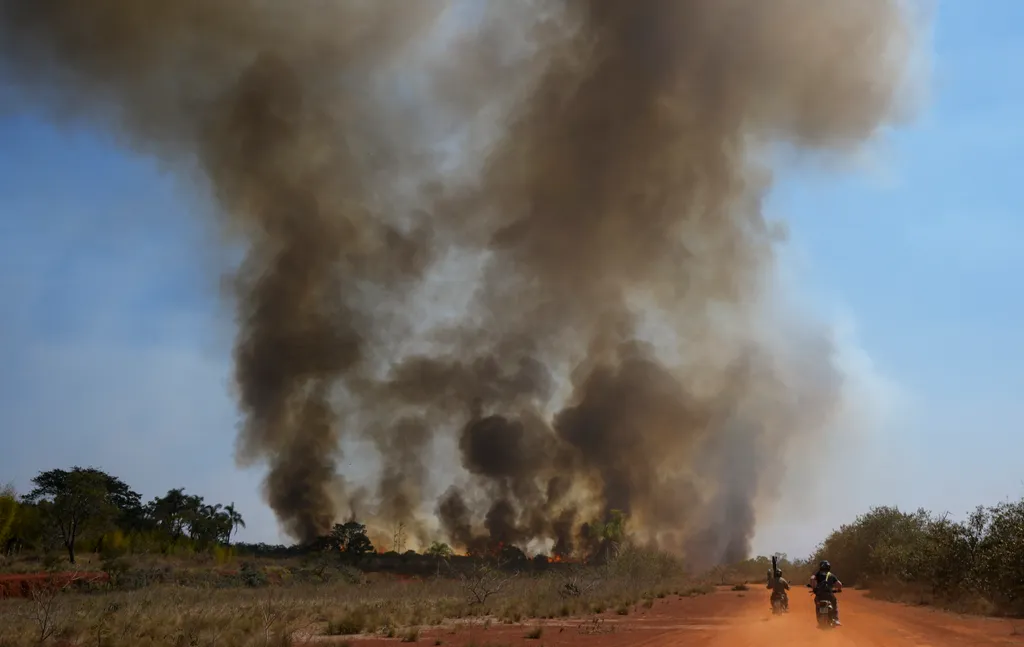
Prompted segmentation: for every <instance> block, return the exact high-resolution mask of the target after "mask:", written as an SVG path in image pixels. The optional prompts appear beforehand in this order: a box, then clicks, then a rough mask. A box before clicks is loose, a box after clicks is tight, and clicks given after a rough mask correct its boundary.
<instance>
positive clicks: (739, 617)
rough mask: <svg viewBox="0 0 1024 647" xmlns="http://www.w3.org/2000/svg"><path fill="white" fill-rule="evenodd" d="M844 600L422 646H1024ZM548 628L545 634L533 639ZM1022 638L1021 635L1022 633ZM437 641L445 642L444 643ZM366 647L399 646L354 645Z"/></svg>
mask: <svg viewBox="0 0 1024 647" xmlns="http://www.w3.org/2000/svg"><path fill="white" fill-rule="evenodd" d="M841 595H842V598H841V599H840V609H841V610H842V619H843V626H842V627H840V628H837V629H833V630H820V629H818V628H817V627H816V626H815V621H814V611H813V607H812V602H811V598H810V595H809V594H806V593H805V592H804V591H803V590H802V589H798V590H795V591H794V592H793V595H792V598H791V603H790V612H789V614H787V615H785V616H780V617H773V616H772V615H771V611H770V609H769V608H768V595H767V592H766V591H765V592H762V591H760V590H757V589H753V590H750V591H747V592H743V593H738V592H734V591H726V590H720V591H718V592H717V593H715V594H712V595H706V596H702V597H696V598H684V599H681V600H680V599H677V598H671V599H665V600H656V601H655V604H654V606H653V608H651V609H644V608H643V607H640V608H639V609H636V610H635V611H633V612H631V613H630V614H629V615H628V616H619V615H617V614H615V613H614V612H608V613H605V614H603V615H601V616H597V617H593V618H590V619H577V620H545V621H541V622H539V623H536V622H529V623H524V624H517V625H502V624H494V625H491V626H489V627H487V628H484V626H483V625H479V624H477V625H474V626H471V627H462V628H460V629H459V630H455V629H453V628H447V629H435V630H431V631H425V632H424V633H423V634H422V635H421V636H420V637H419V640H418V641H417V642H418V643H420V644H443V645H446V647H460V646H466V645H476V646H478V647H484V646H486V645H492V646H497V645H536V646H538V647H539V646H540V645H544V646H545V647H583V646H586V647H678V646H685V647H690V646H694V647H748V646H749V647H754V646H755V645H756V646H757V647H761V646H764V645H779V646H785V647H805V646H806V647H810V646H814V647H994V646H997V645H998V646H1003V645H1016V646H1022V645H1024V622H1018V623H1016V625H1015V624H1014V622H1011V621H1008V620H996V619H989V618H975V617H965V616H958V615H954V614H949V613H944V612H941V611H936V610H932V609H927V608H922V607H908V606H904V605H898V604H891V603H886V602H880V601H877V600H872V599H869V598H867V597H866V596H865V595H864V593H863V592H860V591H851V590H847V591H844V592H843V593H842V594H841ZM538 626H539V627H541V629H542V632H541V635H540V636H534V637H529V636H530V633H531V630H534V629H535V628H536V627H538ZM1017 632H1019V633H1017ZM436 641H441V642H440V643H437V642H436ZM352 642H353V644H358V645H360V647H371V646H372V645H378V644H379V645H385V644H387V645H392V644H394V643H396V642H397V641H396V640H395V639H392V640H387V641H385V640H379V639H378V640H373V639H371V640H359V641H352Z"/></svg>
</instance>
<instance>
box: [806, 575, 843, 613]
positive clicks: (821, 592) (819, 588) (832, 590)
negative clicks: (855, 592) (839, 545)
mask: <svg viewBox="0 0 1024 647" xmlns="http://www.w3.org/2000/svg"><path fill="white" fill-rule="evenodd" d="M807 586H808V588H810V589H813V590H814V599H815V600H828V601H829V602H831V603H832V608H833V609H834V610H835V618H836V624H837V625H839V624H841V623H840V622H839V601H838V600H836V591H842V590H843V583H842V582H840V581H839V578H838V577H836V576H835V575H833V574H832V565H831V564H829V563H828V560H827V559H826V560H822V562H821V563H820V564H819V565H818V572H817V573H815V574H814V575H812V576H811V579H810V581H809V582H808V583H807Z"/></svg>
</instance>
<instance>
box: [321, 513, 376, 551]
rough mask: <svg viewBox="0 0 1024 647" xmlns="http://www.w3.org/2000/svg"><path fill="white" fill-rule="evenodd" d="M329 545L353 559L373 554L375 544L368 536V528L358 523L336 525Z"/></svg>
mask: <svg viewBox="0 0 1024 647" xmlns="http://www.w3.org/2000/svg"><path fill="white" fill-rule="evenodd" d="M329 545H330V546H331V548H333V549H335V550H339V551H341V552H342V553H343V554H344V555H345V556H347V557H352V558H359V557H361V556H363V555H366V554H368V553H372V552H373V543H372V542H371V541H370V538H369V537H368V536H367V535H366V526H364V525H363V524H361V523H358V522H356V521H348V522H346V523H343V524H342V523H338V524H335V525H334V528H332V529H331V534H330V535H329Z"/></svg>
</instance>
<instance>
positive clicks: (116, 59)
mask: <svg viewBox="0 0 1024 647" xmlns="http://www.w3.org/2000/svg"><path fill="white" fill-rule="evenodd" d="M513 5H515V6H513ZM445 8H447V9H449V10H450V11H449V13H443V12H442V9H445ZM542 8H543V11H541V9H542ZM477 10H479V15H475V18H478V19H479V23H478V24H475V26H474V28H473V29H472V30H470V31H468V32H464V33H461V34H459V35H457V36H455V37H454V38H451V39H449V40H448V41H447V42H448V43H449V44H450V49H449V50H448V51H447V52H442V53H441V54H437V52H438V51H442V50H439V49H437V48H435V49H434V50H430V48H429V47H426V46H425V45H424V43H425V42H427V41H425V40H424V37H425V36H428V35H431V34H433V35H434V36H435V37H437V34H436V33H435V32H436V30H437V29H438V28H439V27H438V25H442V26H443V25H449V26H450V24H451V23H450V22H448V23H442V22H439V17H440V18H443V19H444V20H449V19H450V18H451V17H452V16H454V15H456V14H454V13H451V12H458V11H463V12H469V13H472V12H474V11H477ZM466 16H468V13H467V14H466ZM464 19H466V20H468V18H464ZM432 29H433V30H435V31H433V32H432V31H431V30H432ZM908 35H909V24H908V19H907V16H906V15H905V14H904V10H903V7H902V5H901V4H900V2H898V0H833V1H831V2H827V3H826V2H813V3H810V2H803V1H802V0H773V1H772V2H765V1H764V0H661V1H659V0H646V1H640V0H634V1H633V2H607V1H604V0H563V1H562V2H560V3H544V4H543V5H542V4H539V3H533V4H530V3H525V4H523V3H490V4H485V5H484V4H473V3H442V2H417V3H408V2H400V1H394V2H391V1H387V0H384V1H382V0H375V1H374V2H356V1H350V2H340V1H339V2H333V3H321V2H314V1H313V0H298V1H296V2H289V3H263V2H245V1H243V0H220V1H219V2H216V3H211V2H207V1H206V0H178V1H177V2H175V3H156V2H140V1H139V0H131V1H129V0H95V1H93V2H90V3H88V4H81V3H70V2H63V1H61V0H33V1H32V2H28V1H27V0H0V69H2V71H3V73H4V74H5V75H6V76H7V77H8V78H9V79H10V80H13V81H14V82H16V84H17V86H18V87H19V88H20V89H22V90H23V91H24V92H25V96H26V97H28V98H31V99H35V100H37V101H41V102H43V103H44V104H45V105H48V106H49V107H50V108H51V109H52V111H53V114H55V115H58V116H60V115H67V114H70V115H75V116H85V117H89V118H94V119H97V120H99V121H100V122H101V123H103V124H105V125H107V126H109V127H111V128H112V129H113V130H114V132H116V133H117V134H118V135H119V136H120V137H123V138H124V140H125V141H126V143H127V144H128V145H130V146H132V147H134V148H135V149H136V150H139V151H141V152H144V153H148V154H155V155H159V156H161V157H162V158H164V159H166V160H169V161H173V162H175V163H177V164H180V165H182V166H181V167H182V168H186V167H187V165H189V164H195V165H196V166H197V168H198V170H200V171H201V173H202V175H203V177H205V178H206V180H207V181H208V182H209V183H210V186H211V188H212V191H213V194H214V195H215V197H216V199H217V201H218V203H219V205H220V207H221V208H222V211H223V213H224V214H225V216H226V218H227V220H226V223H227V224H229V225H230V228H231V229H232V230H234V231H237V232H241V233H242V234H243V235H244V239H245V241H246V243H247V246H248V256H247V258H246V261H245V263H244V264H243V265H242V267H241V269H240V270H239V272H238V274H237V277H236V287H237V290H236V294H237V311H238V323H239V336H238V341H237V345H236V353H235V358H236V378H237V382H238V386H239V394H240V395H239V398H240V405H241V408H242V410H243V412H244V413H245V416H246V424H245V426H244V429H243V430H242V432H241V434H240V437H239V454H240V457H241V458H242V459H243V460H245V461H253V460H263V461H266V462H267V463H268V464H269V473H268V476H267V480H266V494H267V498H268V501H269V502H270V505H271V506H272V508H273V509H274V511H275V513H276V514H277V515H278V518H279V519H280V520H281V522H282V524H283V526H284V527H285V528H286V529H287V531H288V532H289V533H291V534H292V535H294V536H295V537H297V538H299V539H302V540H308V539H311V538H313V537H315V536H316V535H317V534H319V533H322V532H323V531H324V530H325V529H327V528H328V527H329V526H330V524H332V523H333V522H334V521H335V520H336V519H337V518H338V517H339V514H341V511H343V510H345V509H346V505H348V506H352V505H353V502H352V498H351V497H352V496H353V494H352V490H351V489H349V490H346V483H345V481H346V479H344V478H343V477H342V475H340V474H339V473H338V465H339V460H340V458H341V446H342V444H343V440H344V438H345V437H348V438H356V437H361V438H368V439H370V440H371V441H372V445H373V446H374V448H375V449H376V451H377V452H378V453H379V455H380V458H381V467H380V472H379V474H377V475H376V478H375V479H374V481H375V483H374V486H375V488H376V493H375V495H374V496H373V497H372V498H373V500H374V506H373V508H374V513H375V515H376V517H375V519H374V520H373V522H374V523H377V524H378V525H389V524H392V523H395V522H399V521H401V522H404V523H406V524H408V525H409V527H410V528H411V530H412V532H413V534H414V535H415V537H416V538H417V540H418V541H420V542H424V541H428V540H429V539H430V538H431V537H435V536H438V535H440V536H443V537H444V538H447V539H449V540H451V541H453V542H454V543H456V544H457V545H458V546H460V547H463V548H466V549H473V550H486V549H488V548H489V547H493V546H494V545H495V544H496V543H497V542H502V543H506V544H507V543H511V544H516V545H519V546H521V547H527V546H528V545H530V544H531V543H533V545H538V544H537V542H541V543H544V542H546V543H547V545H548V546H549V547H551V548H552V549H553V550H554V551H555V552H556V553H558V554H568V553H570V552H571V551H572V550H574V548H577V547H580V546H581V545H588V542H590V543H591V544H592V538H590V539H588V538H587V537H586V536H585V535H586V533H585V532H584V531H583V530H582V529H583V528H584V525H583V524H584V522H585V521H587V520H592V519H594V518H600V517H602V516H606V515H608V514H610V512H611V511H612V510H621V511H623V512H625V513H627V514H628V516H629V519H630V528H631V532H632V533H633V534H634V536H635V537H636V538H637V539H638V540H640V541H645V542H651V543H653V544H655V545H660V546H662V547H664V548H667V549H670V550H675V551H678V552H685V553H687V554H688V555H689V556H690V557H691V558H693V559H694V560H696V561H699V562H704V563H711V562H715V561H720V560H723V559H733V558H736V557H740V556H742V555H744V554H745V553H746V551H747V550H748V549H749V542H750V539H751V536H752V533H753V530H754V527H755V523H756V521H757V514H756V508H755V506H756V504H757V503H758V501H759V499H761V498H763V497H764V496H769V497H770V496H771V495H772V493H773V487H774V481H775V480H777V476H778V472H777V469H776V467H775V465H774V461H775V460H776V459H777V458H778V457H779V456H781V455H782V454H781V452H782V449H783V448H784V447H785V446H786V445H787V444H788V443H791V442H793V441H794V440H800V441H801V442H804V441H806V440H808V439H813V438H814V437H815V436H816V435H818V434H820V433H823V431H824V430H825V429H826V428H827V426H828V423H829V421H830V418H831V416H833V415H834V413H835V411H836V408H837V406H838V404H839V401H840V400H841V397H842V377H843V376H842V374H841V372H840V371H839V369H838V368H837V367H836V365H835V360H834V357H833V355H834V350H833V348H832V345H831V342H830V341H829V340H828V339H827V336H825V335H822V334H804V333H803V332H800V333H799V334H798V335H797V333H796V332H795V331H793V330H789V329H786V328H779V327H778V326H775V325H773V324H772V322H771V321H770V317H768V316H767V315H766V314H765V313H766V304H767V303H770V302H771V300H772V293H771V290H770V288H769V287H768V284H769V283H770V281H768V280H766V276H767V275H769V274H770V273H771V271H772V268H773V266H772V263H773V254H772V250H773V246H774V244H775V242H776V241H775V237H774V234H773V231H772V229H771V227H769V226H768V224H767V223H766V222H765V220H764V218H763V216H762V214H761V211H760V202H761V199H762V198H763V196H764V194H765V192H766V190H767V189H768V188H769V186H770V179H771V178H770V172H769V169H768V168H767V167H766V166H764V165H762V164H759V163H758V160H762V159H765V154H766V153H767V152H770V150H771V147H773V146H775V145H778V144H780V143H781V144H786V145H790V146H795V147H797V148H806V149H820V150H837V151H840V152H842V151H845V150H848V149H851V148H853V147H854V146H856V145H858V144H859V143H861V142H863V141H865V140H867V139H869V138H871V137H873V136H874V135H875V133H876V131H877V130H878V129H879V128H880V127H881V126H882V125H883V124H885V123H886V121H887V120H890V119H891V118H893V116H894V115H895V114H896V113H895V110H896V109H897V108H898V107H899V106H898V105H896V103H895V101H896V99H897V96H898V90H899V89H900V87H901V83H902V81H903V78H902V74H903V70H904V64H905V63H906V56H907V52H908V50H907V47H908V43H909V40H908ZM417 48H418V49H417ZM427 51H434V52H435V53H434V54H432V55H431V56H434V57H440V58H430V57H428V56H427V55H426V54H425V53H424V52H427ZM425 58H426V59H429V60H427V61H426V62H424V60H423V59H425ZM403 65H406V66H409V67H410V69H413V70H417V73H419V74H421V75H422V78H425V79H427V80H426V81H423V80H422V78H421V80H420V82H419V83H418V84H410V82H409V79H405V81H406V85H405V87H407V88H408V87H414V88H416V89H417V90H416V91H417V92H419V94H418V95H417V98H415V99H414V101H413V103H412V104H411V105H414V106H417V111H410V110H408V109H406V108H403V107H402V105H401V101H399V100H398V99H397V98H396V95H394V94H388V92H387V91H383V90H381V88H382V87H391V86H389V85H388V84H389V83H396V81H395V78H398V79H401V78H402V73H401V70H402V66H403ZM396 70H398V72H396ZM388 74H391V75H392V76H391V77H388ZM396 74H397V77H395V75H396ZM413 75H414V74H412V73H407V74H406V76H413ZM382 79H384V80H382ZM388 79H390V80H388ZM399 85H400V83H399ZM388 99H394V104H391V103H389V101H388ZM407 105H409V104H407ZM481 115H482V116H481ZM488 120H489V121H488ZM460 127H461V128H460ZM449 136H458V137H461V139H459V140H458V141H460V142H462V156H461V161H460V163H456V164H454V165H445V164H444V163H442V157H443V156H441V155H440V153H438V152H437V151H438V150H441V149H443V146H441V144H442V143H443V142H442V141H441V140H442V139H443V138H446V137H449ZM432 145H434V146H433V147H432ZM448 145H450V141H449V142H448ZM460 255H461V257H462V260H463V261H464V262H463V264H462V267H463V268H466V267H469V266H471V265H474V264H475V266H476V267H477V268H482V269H480V272H479V277H477V278H478V280H476V281H475V283H474V285H473V287H467V286H469V281H470V278H467V277H468V276H469V274H467V272H469V270H466V269H464V270H462V271H460V270H459V269H458V268H459V267H460V266H459V263H458V262H455V261H452V258H456V259H458V258H459V257H460ZM452 263H454V264H452ZM446 264H447V265H446ZM445 267H448V268H449V269H448V270H445V269H444V268H445ZM451 267H455V268H456V269H455V270H451V269H450V268H451ZM445 271H447V272H448V275H449V276H458V277H459V278H460V279H461V282H452V283H450V284H448V285H449V287H447V288H443V289H442V290H441V291H442V292H445V293H446V294H447V295H448V296H460V295H459V294H454V293H464V292H466V290H467V289H468V290H471V291H472V293H471V295H470V296H469V301H468V303H469V305H468V308H466V310H465V312H460V313H456V314H455V315H452V316H448V317H447V318H446V319H443V320H441V322H440V323H438V322H437V321H435V322H434V324H435V325H431V324H430V323H429V322H427V320H429V319H431V316H434V319H435V320H436V319H437V317H436V314H437V313H436V312H435V311H436V310H437V309H438V304H437V303H431V298H430V297H429V296H428V297H426V298H424V297H422V295H423V294H428V295H429V294H431V293H430V290H431V289H436V285H437V281H438V279H437V278H436V277H437V275H438V273H439V272H440V273H442V274H443V273H444V272H445ZM431 286H433V287H431ZM417 295H420V296H417ZM462 296H464V295H462ZM424 302H426V305H425V306H424ZM417 304H419V305H417ZM423 307H425V308H426V312H425V311H423V309H422V308H423ZM453 317H454V318H453ZM790 333H792V335H793V336H791V337H790V338H785V337H786V335H787V334H790ZM781 338H784V339H781ZM353 430H355V431H357V433H354V434H353V433H351V432H352V431H353ZM445 441H447V444H446V442H445ZM446 447H450V448H451V449H452V450H453V452H454V455H453V456H445V455H443V454H441V455H439V452H444V451H445V448H446ZM452 458H454V459H456V460H457V462H458V464H459V465H460V466H461V469H460V470H459V472H457V473H455V474H454V475H452V474H444V473H439V472H443V471H444V470H450V468H451V467H452V465H451V459H452ZM453 477H454V478H453ZM437 488H440V490H438V491H436V492H435V490H436V489H437ZM445 488H447V489H445ZM346 492H348V494H346ZM435 512H436V515H437V517H438V523H439V527H438V526H437V524H435V523H433V522H432V520H431V518H430V516H431V514H432V513H435Z"/></svg>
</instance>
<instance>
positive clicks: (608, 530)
mask: <svg viewBox="0 0 1024 647" xmlns="http://www.w3.org/2000/svg"><path fill="white" fill-rule="evenodd" d="M587 534H588V535H589V537H590V539H591V541H593V542H595V543H596V544H597V549H596V551H595V553H594V555H592V557H591V558H592V559H593V560H594V561H595V562H596V563H604V562H607V561H608V560H610V559H612V558H614V557H615V556H616V555H618V554H619V551H620V550H621V548H622V543H623V542H624V541H625V539H626V515H625V514H624V513H623V512H622V511H621V510H609V511H608V514H607V515H606V516H605V520H604V521H594V522H592V523H590V524H589V525H588V529H587Z"/></svg>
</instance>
